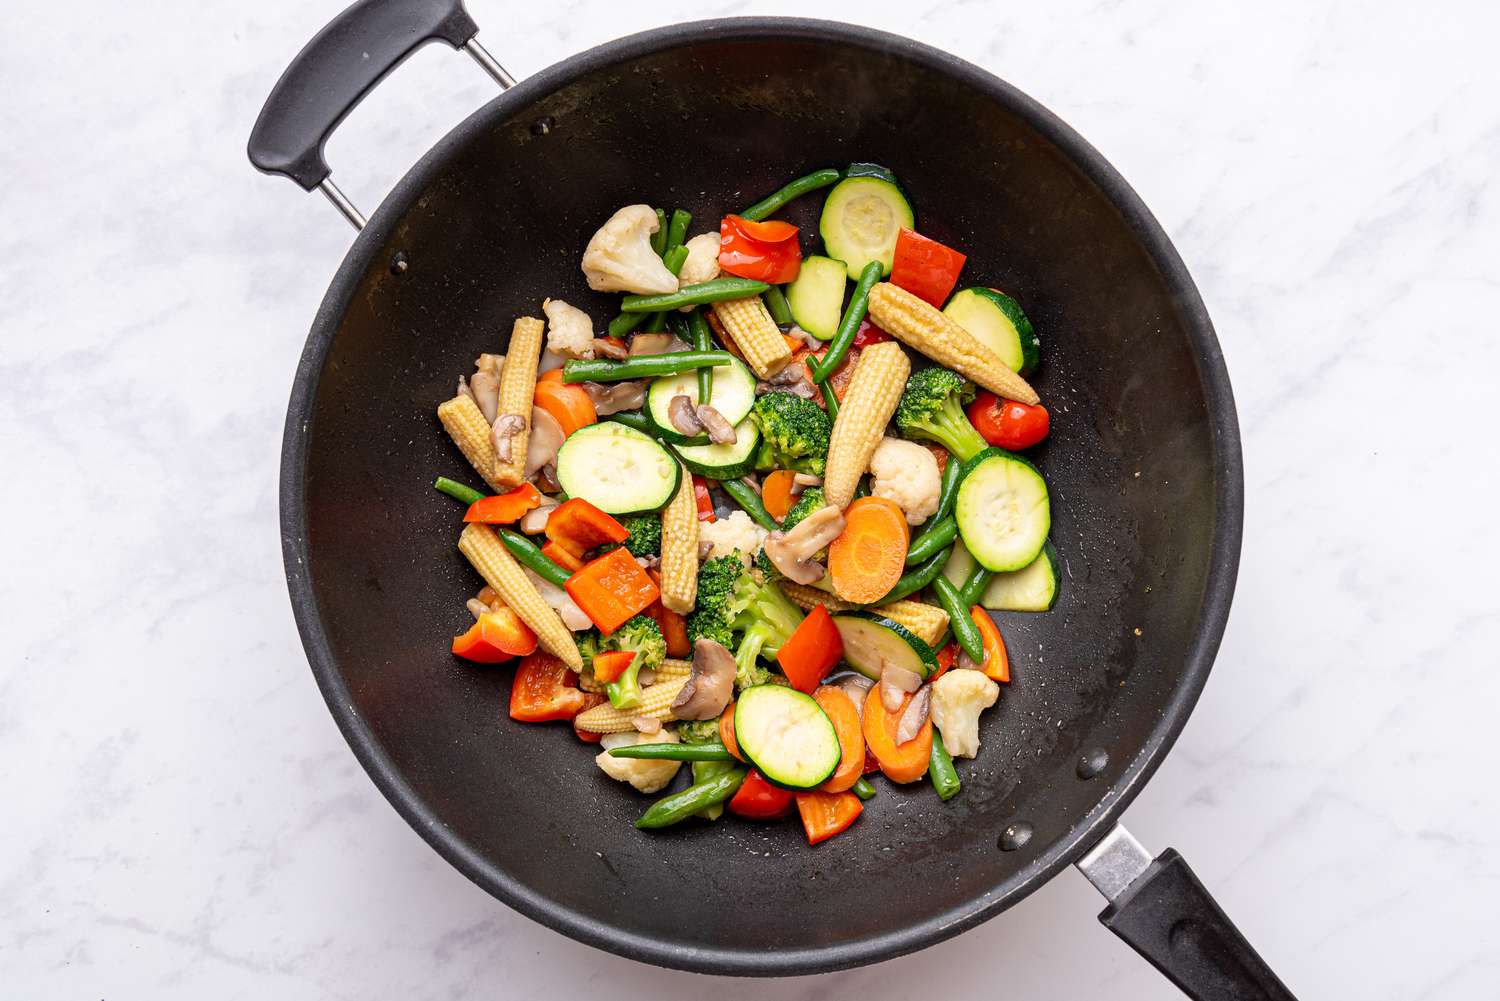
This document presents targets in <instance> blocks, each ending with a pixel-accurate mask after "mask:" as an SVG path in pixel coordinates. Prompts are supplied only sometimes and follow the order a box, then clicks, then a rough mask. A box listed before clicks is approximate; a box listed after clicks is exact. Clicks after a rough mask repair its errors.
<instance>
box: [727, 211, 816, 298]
mask: <svg viewBox="0 0 1500 1001" xmlns="http://www.w3.org/2000/svg"><path fill="white" fill-rule="evenodd" d="M769 225H770V226H771V227H773V229H771V230H767V229H766V226H767V224H765V223H759V224H757V223H752V222H750V221H749V220H746V219H741V218H740V217H739V216H734V215H730V216H725V217H724V220H723V221H722V222H721V223H719V270H720V271H724V272H727V273H728V274H731V275H739V276H740V277H741V278H753V279H755V280H756V281H763V282H770V283H772V284H773V285H780V284H782V283H784V282H789V281H791V280H792V279H794V278H796V277H797V272H799V271H801V270H802V247H801V246H800V245H799V244H798V243H797V241H796V240H795V239H794V237H795V236H796V234H797V228H796V227H795V226H790V225H789V224H788V223H778V222H773V223H770V224H769ZM782 227H786V228H788V229H790V230H791V232H790V233H786V235H784V236H783V235H781V234H782V233H783V232H785V231H784V230H783V229H782ZM756 232H771V233H772V234H773V235H775V236H776V239H774V240H764V239H760V238H758V237H756V236H755V235H754V233H756Z"/></svg>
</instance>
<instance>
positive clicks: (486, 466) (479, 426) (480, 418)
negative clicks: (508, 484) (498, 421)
mask: <svg viewBox="0 0 1500 1001" xmlns="http://www.w3.org/2000/svg"><path fill="white" fill-rule="evenodd" d="M437 413H438V420H440V421H442V422H443V430H444V431H447V432H448V437H449V438H452V439H453V444H455V445H457V446H458V450H459V451H460V452H462V453H463V454H464V458H465V459H468V460H469V465H471V466H473V467H474V471H475V472H477V473H478V474H479V475H480V476H482V477H484V482H486V483H488V484H489V485H490V488H491V489H492V490H496V491H503V490H505V488H504V487H502V486H501V485H500V483H499V481H498V480H496V479H495V474H496V472H497V471H498V470H497V468H496V467H497V466H498V462H497V460H496V457H495V443H494V442H493V441H491V440H490V422H489V421H487V420H485V419H484V414H483V413H481V412H480V410H479V404H477V403H475V402H474V398H473V397H471V396H462V395H460V396H455V397H454V398H453V399H451V400H448V401H446V402H444V403H442V404H440V405H439V406H438V410H437Z"/></svg>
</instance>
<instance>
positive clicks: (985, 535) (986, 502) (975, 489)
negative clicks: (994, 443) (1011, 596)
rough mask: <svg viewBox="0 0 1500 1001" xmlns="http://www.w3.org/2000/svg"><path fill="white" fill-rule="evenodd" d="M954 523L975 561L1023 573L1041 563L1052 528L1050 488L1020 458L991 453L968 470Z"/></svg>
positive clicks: (979, 457) (997, 451)
mask: <svg viewBox="0 0 1500 1001" xmlns="http://www.w3.org/2000/svg"><path fill="white" fill-rule="evenodd" d="M953 517H954V518H955V519H956V520H957V521H958V535H959V538H961V539H963V540H964V546H965V548H967V549H968V550H969V555H971V556H973V557H974V559H975V560H977V561H978V562H979V563H980V564H981V565H982V566H983V567H984V568H985V569H986V570H993V571H995V572H996V573H1004V572H1006V571H1009V570H1020V569H1021V568H1023V567H1025V566H1026V565H1027V564H1028V563H1030V562H1031V561H1032V560H1034V559H1036V558H1037V554H1039V553H1040V552H1041V551H1042V546H1043V545H1044V544H1045V543H1046V541H1047V532H1048V531H1049V530H1050V529H1051V528H1052V507H1051V503H1050V501H1049V500H1048V496H1047V483H1046V481H1045V480H1043V479H1042V474H1041V473H1039V472H1037V470H1036V467H1035V466H1033V465H1032V464H1031V463H1029V462H1027V461H1026V460H1025V459H1023V458H1021V457H1020V456H1019V455H1014V454H1012V453H1010V452H1007V451H1005V450H1004V449H1003V448H987V449H985V450H984V451H983V452H980V453H979V454H978V455H976V456H974V458H972V459H970V460H969V461H968V464H967V465H966V466H965V468H964V478H963V481H962V482H961V483H959V485H958V496H957V498H956V499H955V500H954V504H953Z"/></svg>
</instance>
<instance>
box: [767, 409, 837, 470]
mask: <svg viewBox="0 0 1500 1001" xmlns="http://www.w3.org/2000/svg"><path fill="white" fill-rule="evenodd" d="M750 417H751V419H752V420H754V421H755V425H756V427H758V428H760V434H761V442H760V453H759V454H758V455H757V456H756V459H755V468H756V469H760V470H767V469H790V470H792V471H793V472H798V473H810V474H811V475H813V476H822V475H823V471H824V467H825V465H826V464H827V461H828V440H829V438H830V437H831V436H832V435H833V420H832V419H831V418H830V417H829V416H828V414H826V413H825V412H824V411H823V409H822V408H821V407H819V406H818V405H817V404H816V403H814V402H813V401H812V400H804V399H803V398H802V397H800V396H797V395H796V394H795V393H782V392H776V393H766V394H765V395H764V396H761V397H760V398H759V399H757V400H756V401H755V406H754V407H753V408H751V410H750Z"/></svg>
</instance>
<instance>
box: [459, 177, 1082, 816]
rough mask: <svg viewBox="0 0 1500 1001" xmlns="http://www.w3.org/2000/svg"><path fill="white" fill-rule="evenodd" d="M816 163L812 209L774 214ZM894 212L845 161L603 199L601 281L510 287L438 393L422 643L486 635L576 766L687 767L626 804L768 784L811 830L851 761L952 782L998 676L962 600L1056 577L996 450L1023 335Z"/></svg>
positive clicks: (1017, 386) (1045, 426) (624, 773)
mask: <svg viewBox="0 0 1500 1001" xmlns="http://www.w3.org/2000/svg"><path fill="white" fill-rule="evenodd" d="M825 191H826V193H825V194H823V195H822V196H821V197H823V199H824V202H823V209H822V213H821V217H820V221H819V225H818V230H817V232H816V233H804V232H800V231H799V229H798V227H796V226H794V225H792V224H790V223H788V222H785V221H783V220H780V219H776V218H774V216H775V214H776V213H777V212H778V211H779V210H780V209H781V208H783V207H784V206H785V205H787V204H789V203H791V202H793V201H796V200H797V199H799V198H805V197H807V196H809V195H812V194H813V193H814V192H825ZM915 225H916V221H915V216H914V215H913V213H912V209H911V204H910V202H908V201H907V198H906V195H905V193H904V192H903V191H902V189H901V187H900V185H899V183H898V182H897V180H896V178H895V177H894V175H892V174H891V172H890V171H888V170H886V169H885V168H883V167H880V166H877V165H875V164H852V165H850V166H849V167H847V168H844V169H842V170H839V169H833V168H827V169H823V170H818V171H814V172H812V173H810V174H807V175H805V176H803V177H800V178H797V179H796V180H794V181H792V182H791V183H789V184H787V185H786V186H785V187H784V188H782V189H781V190H779V191H777V192H775V193H773V194H771V195H769V196H767V197H766V198H764V199H762V200H761V201H759V202H756V203H755V204H754V205H752V206H750V207H749V208H746V209H745V210H744V211H742V212H739V213H737V214H735V213H731V214H725V215H722V216H719V217H717V218H716V219H715V220H714V221H713V222H712V223H709V224H707V225H703V226H702V227H701V229H702V231H701V232H698V233H696V234H692V233H690V231H691V229H692V228H693V217H692V215H691V214H690V213H688V212H687V211H685V210H683V209H676V210H674V211H672V212H671V213H670V214H669V213H668V212H667V211H666V210H665V209H661V208H654V207H652V206H648V205H644V204H638V205H627V206H625V207H624V208H621V209H619V210H618V211H617V212H615V213H614V214H613V215H612V216H611V217H610V218H608V219H607V220H605V221H604V222H603V223H602V225H601V226H600V228H599V230H598V232H596V233H595V234H594V236H593V237H592V239H590V240H589V241H588V245H587V247H586V248H582V249H581V267H582V270H583V273H584V277H585V278H586V280H587V284H588V287H589V288H590V289H592V290H593V291H594V293H621V294H622V295H620V296H619V297H617V298H615V299H614V301H612V302H606V301H604V300H603V299H602V297H600V296H598V295H595V296H592V297H591V298H590V300H589V301H588V302H577V303H568V302H564V301H563V300H561V299H556V298H549V299H546V300H545V301H543V302H542V303H539V304H536V311H537V312H539V313H541V314H542V315H543V316H545V318H546V319H545V321H544V320H543V319H540V318H537V317H535V316H521V317H519V318H517V319H516V320H515V321H514V327H513V330H512V334H511V337H510V339H509V341H508V342H507V343H506V344H504V345H501V344H495V345H494V347H495V348H497V349H498V348H501V347H503V348H504V349H505V352H506V353H505V354H503V355H501V354H499V353H498V352H497V353H493V354H482V355H480V356H479V358H478V360H477V361H476V362H475V371H474V372H473V373H471V374H468V375H465V376H461V377H460V378H459V379H458V388H457V391H456V393H455V394H454V396H453V397H452V398H451V399H448V400H444V401H440V404H439V405H438V407H437V413H438V417H439V419H440V421H441V423H442V426H443V428H444V430H446V431H447V432H448V434H449V436H450V437H451V438H452V439H453V441H454V444H455V445H457V447H458V451H459V452H460V453H461V454H462V456H463V458H465V459H467V460H468V462H469V464H470V465H472V466H473V468H474V472H475V473H476V474H477V476H478V478H479V480H480V481H481V482H482V484H483V485H485V486H487V487H489V488H490V492H489V493H486V492H482V491H480V490H477V489H475V488H474V487H472V486H470V485H468V484H466V483H463V482H460V481H458V480H454V479H449V478H448V477H445V476H440V477H438V479H437V481H436V483H435V484H434V485H435V487H436V488H437V489H438V490H439V491H441V492H443V493H445V494H447V495H449V496H450V497H453V498H454V499H456V500H459V501H461V502H462V503H463V504H464V505H466V507H465V510H464V513H463V521H464V522H466V523H467V524H466V525H465V526H464V527H463V530H462V534H461V535H460V536H459V539H458V547H459V550H460V551H461V552H462V553H463V555H464V556H465V557H466V558H467V559H468V561H469V562H470V563H471V564H472V565H473V567H474V568H475V569H476V570H477V571H479V574H480V576H481V577H482V578H483V580H484V584H485V586H484V587H483V589H482V590H480V591H479V593H478V594H477V595H476V597H474V598H472V599H470V600H469V601H468V602H467V608H468V611H469V613H470V614H471V616H472V619H473V622H472V625H470V624H468V623H467V621H466V623H465V624H464V625H463V626H462V627H460V629H459V635H457V636H456V637H454V638H453V639H452V641H451V646H450V648H451V650H452V652H453V653H454V654H455V655H456V656H458V657H460V658H464V659H467V660H469V661H472V662H475V663H479V664H503V663H506V662H508V661H514V662H515V671H516V674H515V681H514V682H513V684H512V692H511V698H510V716H511V717H512V718H513V719H515V720H521V721H525V722H544V721H551V720H569V721H571V724H572V728H573V730H574V732H575V733H576V734H577V735H578V736H579V738H580V739H582V740H583V741H585V742H598V743H600V749H599V750H598V752H597V754H596V757H595V760H596V762H597V763H598V765H599V773H600V774H603V775H604V776H607V777H609V778H612V779H616V780H618V781H620V782H624V783H628V784H629V785H631V786H632V787H633V788H635V789H637V790H639V791H641V792H643V793H657V792H660V791H662V790H665V789H667V787H668V786H670V785H671V784H672V783H673V782H674V781H677V780H678V778H679V776H686V784H685V785H684V786H683V787H681V788H679V789H677V791H674V792H668V793H667V795H666V796H665V797H664V798H662V799H659V800H657V801H656V802H655V803H654V804H652V805H651V806H650V807H649V808H648V809H646V810H645V811H644V813H643V814H642V816H641V818H640V819H639V820H638V821H637V822H636V826H637V827H639V828H643V829H655V828H661V827H667V826H671V825H674V824H678V823H682V822H685V821H690V820H693V819H694V818H697V820H699V821H702V820H708V821H712V820H716V819H718V818H719V817H720V816H721V815H722V814H723V813H725V812H728V813H731V814H734V815H736V816H738V817H742V818H745V819H749V820H757V821H770V820H775V819H778V818H784V817H790V816H793V815H795V816H796V817H797V818H798V819H799V820H800V822H801V823H802V826H803V829H804V830H805V832H806V835H807V839H808V842H809V844H817V843H819V842H821V841H823V840H826V839H827V838H830V837H833V836H834V835H836V834H838V833H840V832H841V831H843V830H845V829H847V828H848V827H849V826H850V825H851V824H853V823H854V822H855V821H856V820H857V818H858V817H859V815H860V812H861V810H862V809H863V808H864V803H865V802H866V801H868V800H870V799H871V798H872V797H874V796H875V795H876V790H875V787H874V786H873V785H872V784H871V783H870V781H869V779H868V778H867V777H866V776H867V775H869V774H872V773H874V772H879V773H881V774H882V775H883V776H884V777H885V778H886V779H887V780H889V781H891V782H895V783H910V782H916V781H918V780H919V779H921V778H922V777H923V776H928V777H930V779H931V781H932V785H933V788H934V791H935V792H936V793H937V795H938V797H939V798H940V799H942V800H949V799H951V798H953V797H954V796H956V795H959V794H960V791H961V781H962V780H961V769H960V767H959V765H958V764H956V762H962V761H963V760H964V759H968V758H973V757H974V756H975V755H976V754H977V753H978V752H979V749H980V717H981V714H982V713H983V711H984V710H986V709H988V708H990V707H991V706H994V705H995V704H996V703H997V701H998V699H999V695H1000V685H1001V684H1005V683H1008V682H1009V681H1010V661H1009V658H1008V655H1007V652H1006V649H1005V642H1004V640H1003V638H1002V636H1001V631H1000V627H999V625H998V624H997V622H996V620H995V617H994V616H993V615H991V614H990V612H991V611H1002V612H1038V611H1047V610H1050V609H1051V608H1052V606H1053V604H1055V602H1056V601H1057V595H1058V590H1059V583H1060V581H1059V565H1060V564H1059V559H1058V555H1057V551H1056V549H1054V548H1053V546H1052V544H1051V543H1050V542H1049V541H1048V539H1047V536H1048V533H1049V530H1050V527H1051V509H1050V505H1049V498H1048V494H1047V487H1046V483H1045V481H1044V480H1043V478H1042V476H1041V473H1040V472H1039V471H1038V470H1037V468H1036V467H1035V466H1034V465H1033V464H1032V463H1031V462H1030V461H1028V460H1027V459H1025V458H1022V457H1021V456H1020V455H1018V454H1017V453H1018V452H1019V451H1021V450H1023V449H1027V448H1031V447H1033V446H1035V445H1038V444H1039V443H1041V442H1042V441H1043V440H1045V438H1046V437H1047V435H1048V433H1049V431H1050V423H1049V416H1048V412H1047V410H1046V408H1045V407H1044V406H1042V404H1041V401H1040V398H1039V397H1038V396H1037V393H1036V391H1035V390H1034V389H1033V388H1032V387H1031V385H1030V384H1029V383H1028V382H1027V381H1026V379H1025V378H1024V376H1025V375H1026V374H1029V373H1030V372H1031V371H1032V370H1033V369H1035V367H1036V366H1037V364H1038V362H1039V357H1040V341H1039V340H1038V338H1037V335H1036V332H1035V330H1034V329H1033V327H1032V325H1031V322H1030V320H1029V319H1028V318H1027V317H1026V315H1025V313H1024V312H1023V311H1022V309H1021V306H1020V304H1019V303H1018V302H1016V301H1015V300H1014V299H1012V298H1010V297H1009V296H1007V295H1006V294H1005V293H1003V292H1000V291H998V290H996V289H993V288H990V287H989V286H987V285H982V284H981V285H975V286H971V287H967V288H961V289H959V290H958V291H956V292H955V291H954V289H955V288H956V287H957V286H958V282H959V278H960V277H961V275H962V272H963V270H964V268H965V264H966V263H967V257H966V255H965V254H964V253H962V252H961V251H959V250H956V249H954V248H951V247H947V246H944V245H943V244H942V243H940V242H938V241H936V240H933V239H931V238H929V237H926V236H923V235H921V234H920V233H918V232H916V231H915ZM980 280H981V281H983V280H984V279H983V278H980ZM611 317H613V319H611ZM544 333H545V335H546V339H545V342H544V341H543V334H544ZM539 373H540V374H539ZM683 762H688V763H689V765H690V767H689V768H688V769H683V768H682V767H681V765H682V763H683Z"/></svg>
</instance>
